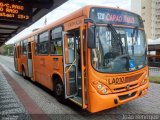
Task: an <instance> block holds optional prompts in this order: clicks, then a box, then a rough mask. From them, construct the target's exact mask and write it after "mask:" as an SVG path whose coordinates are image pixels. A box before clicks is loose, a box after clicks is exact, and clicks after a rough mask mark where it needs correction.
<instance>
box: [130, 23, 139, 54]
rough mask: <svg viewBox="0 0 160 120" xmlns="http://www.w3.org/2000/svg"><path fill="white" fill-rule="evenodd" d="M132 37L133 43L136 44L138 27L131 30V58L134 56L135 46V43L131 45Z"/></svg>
mask: <svg viewBox="0 0 160 120" xmlns="http://www.w3.org/2000/svg"><path fill="white" fill-rule="evenodd" d="M135 34H136V36H135ZM134 36H135V42H137V37H138V27H137V26H136V27H135V28H134V29H133V33H131V37H132V56H134V44H135V43H133V42H134V40H133V38H134Z"/></svg>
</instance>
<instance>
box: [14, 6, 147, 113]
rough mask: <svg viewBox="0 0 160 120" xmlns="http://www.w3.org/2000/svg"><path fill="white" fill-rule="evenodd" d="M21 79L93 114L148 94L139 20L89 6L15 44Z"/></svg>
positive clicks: (145, 54) (133, 15) (17, 68)
mask: <svg viewBox="0 0 160 120" xmlns="http://www.w3.org/2000/svg"><path fill="white" fill-rule="evenodd" d="M14 60H15V69H16V70H17V71H18V72H19V73H20V74H22V76H23V77H29V78H31V80H33V81H35V82H38V83H40V84H42V85H43V86H45V87H47V88H49V89H50V90H52V91H54V93H55V97H56V98H57V99H58V100H59V101H60V102H63V101H64V100H65V99H69V100H71V101H73V102H74V103H76V104H78V105H80V106H81V107H82V108H83V109H87V110H88V111H90V112H92V113H94V112H98V111H101V110H104V109H108V108H113V107H116V106H118V105H121V104H124V103H126V102H129V101H131V100H134V99H137V98H139V97H141V96H144V95H146V93H147V90H148V85H149V79H148V66H147V44H146V38H145V31H144V25H143V21H142V19H141V17H140V16H139V15H137V14H135V13H131V12H128V11H125V10H121V9H115V8H109V7H100V6H86V7H84V8H81V9H80V10H77V11H76V12H74V13H72V14H71V15H68V16H66V17H64V18H62V19H60V20H58V21H57V22H54V23H51V24H49V25H46V26H44V27H43V28H40V29H38V30H36V31H34V32H33V33H31V34H29V35H28V36H26V37H24V38H22V39H20V40H18V41H17V42H16V44H15V57H14Z"/></svg>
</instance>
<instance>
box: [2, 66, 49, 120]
mask: <svg viewBox="0 0 160 120" xmlns="http://www.w3.org/2000/svg"><path fill="white" fill-rule="evenodd" d="M22 80H23V78H22ZM12 119H13V120H31V119H32V120H50V118H49V117H48V116H47V115H46V114H45V113H44V112H43V111H42V109H41V108H40V107H39V106H38V105H37V104H36V103H35V102H34V100H32V99H31V98H30V96H29V95H28V94H27V93H26V92H25V91H24V90H23V89H22V88H21V86H20V85H19V84H18V83H17V82H16V80H15V79H14V78H13V77H12V76H11V75H10V74H9V73H8V72H7V71H6V70H5V69H4V68H3V67H2V66H1V64H0V120H12Z"/></svg>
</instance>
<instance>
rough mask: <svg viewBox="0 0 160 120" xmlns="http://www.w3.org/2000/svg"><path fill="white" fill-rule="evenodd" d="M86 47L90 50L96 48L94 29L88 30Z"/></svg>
mask: <svg viewBox="0 0 160 120" xmlns="http://www.w3.org/2000/svg"><path fill="white" fill-rule="evenodd" d="M88 47H89V48H90V49H94V48H96V39H95V27H90V28H88Z"/></svg>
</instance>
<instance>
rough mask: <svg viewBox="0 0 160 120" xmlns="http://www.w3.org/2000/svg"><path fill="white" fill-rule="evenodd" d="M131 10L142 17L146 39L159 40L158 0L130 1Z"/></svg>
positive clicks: (159, 4)
mask: <svg viewBox="0 0 160 120" xmlns="http://www.w3.org/2000/svg"><path fill="white" fill-rule="evenodd" d="M131 10H132V11H133V12H135V13H137V14H139V15H141V16H142V19H143V21H144V26H145V31H146V36H147V39H152V40H156V39H158V38H160V0H132V1H131Z"/></svg>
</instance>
